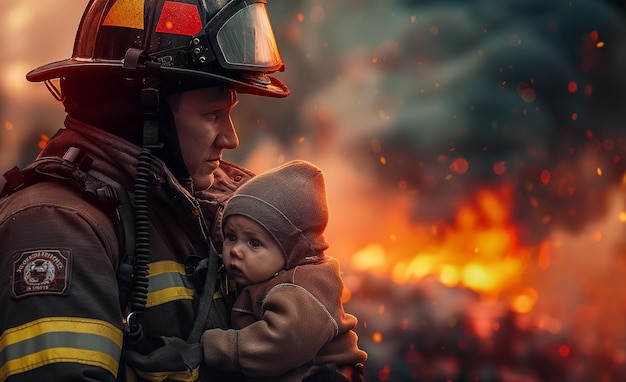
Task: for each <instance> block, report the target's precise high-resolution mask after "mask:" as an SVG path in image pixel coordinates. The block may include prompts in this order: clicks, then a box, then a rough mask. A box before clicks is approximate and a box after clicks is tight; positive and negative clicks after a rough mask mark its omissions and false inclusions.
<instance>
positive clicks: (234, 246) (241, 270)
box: [222, 215, 286, 285]
mask: <svg viewBox="0 0 626 382" xmlns="http://www.w3.org/2000/svg"><path fill="white" fill-rule="evenodd" d="M222 261H223V262H224V267H225V268H226V272H228V275H229V276H230V277H232V278H234V279H235V281H237V282H238V283H239V284H241V285H249V284H256V283H259V282H262V281H267V280H269V279H271V278H272V277H273V276H274V275H275V274H276V272H278V271H280V270H282V269H283V268H284V267H285V263H286V262H285V257H284V256H283V252H282V251H281V249H280V247H279V245H278V243H277V242H276V240H274V238H273V237H272V235H270V234H269V232H267V231H266V230H265V228H263V226H261V225H260V224H259V223H257V222H255V221H254V220H252V219H250V218H247V217H245V216H241V215H232V216H229V217H228V219H227V220H226V224H224V245H223V249H222Z"/></svg>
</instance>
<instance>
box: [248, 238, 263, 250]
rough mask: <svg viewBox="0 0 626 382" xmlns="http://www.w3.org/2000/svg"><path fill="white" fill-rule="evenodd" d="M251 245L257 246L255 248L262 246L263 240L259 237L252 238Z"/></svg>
mask: <svg viewBox="0 0 626 382" xmlns="http://www.w3.org/2000/svg"><path fill="white" fill-rule="evenodd" d="M250 245H251V246H253V247H255V248H256V247H260V246H261V241H260V240H257V239H252V240H250Z"/></svg>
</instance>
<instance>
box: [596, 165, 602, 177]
mask: <svg viewBox="0 0 626 382" xmlns="http://www.w3.org/2000/svg"><path fill="white" fill-rule="evenodd" d="M596 174H598V176H602V169H601V168H600V167H598V168H597V169H596Z"/></svg>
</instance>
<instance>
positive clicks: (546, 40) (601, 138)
mask: <svg viewBox="0 0 626 382" xmlns="http://www.w3.org/2000/svg"><path fill="white" fill-rule="evenodd" d="M285 3H289V2H274V3H272V6H274V10H275V11H276V12H277V14H278V17H277V18H278V23H277V25H279V27H278V32H277V34H278V37H279V39H281V40H282V41H279V46H280V47H281V49H282V52H283V56H285V61H286V67H287V70H286V72H285V73H284V75H283V76H282V77H281V78H283V79H284V80H285V81H286V82H287V83H288V85H289V86H290V87H291V88H292V91H293V95H292V96H291V99H290V100H289V101H286V102H285V101H278V102H276V101H272V106H271V107H270V106H268V105H269V103H266V101H262V102H261V103H259V104H257V107H256V108H254V109H253V111H252V112H251V114H250V116H251V117H252V118H253V119H250V120H249V121H248V122H247V123H243V124H242V125H243V126H249V127H250V126H252V127H254V126H256V127H257V129H256V130H255V131H254V132H253V133H249V132H248V131H247V130H245V128H244V130H242V131H243V133H242V134H243V135H245V136H246V137H247V136H248V134H250V135H254V134H256V133H258V132H259V131H260V132H261V133H262V135H261V136H260V137H259V136H258V135H257V136H256V137H255V139H253V143H252V145H254V146H250V147H255V148H256V150H259V149H258V147H259V145H258V143H259V141H263V140H267V141H268V142H271V143H270V144H269V146H270V147H272V151H270V152H266V151H263V155H255V156H254V158H258V157H259V156H261V157H266V158H267V157H272V156H273V157H275V158H278V159H280V158H283V157H287V158H289V157H295V156H297V155H300V156H302V155H310V156H311V157H312V158H313V157H314V159H316V160H320V158H325V159H322V160H326V161H330V160H329V159H328V158H329V157H333V160H334V161H335V163H337V162H348V163H349V165H350V166H351V168H352V172H353V173H359V174H361V176H363V177H365V178H367V180H363V183H362V184H370V183H375V184H376V188H378V189H380V190H383V191H385V192H391V193H395V192H398V191H403V192H404V193H406V194H411V195H413V203H412V206H411V211H410V215H411V217H412V219H413V220H416V221H433V222H434V221H438V220H439V219H441V218H444V219H450V218H451V216H452V215H453V213H454V211H456V210H458V208H459V206H461V205H463V204H464V203H467V200H468V197H471V195H472V192H473V190H475V189H477V188H479V187H488V186H493V185H498V184H504V183H505V184H513V185H514V186H515V188H516V194H517V197H518V198H517V201H516V203H515V205H516V208H517V211H516V214H517V219H518V221H519V223H520V225H521V226H522V228H523V229H525V235H526V237H527V239H532V240H533V241H537V240H540V239H541V237H543V235H544V232H547V231H549V230H550V229H552V228H553V227H559V226H563V225H565V226H567V227H568V229H571V230H573V231H577V230H580V229H581V228H582V225H583V224H584V223H585V222H586V221H587V220H589V219H594V218H599V217H600V216H602V215H603V214H604V212H605V206H604V200H605V198H604V195H605V194H604V192H605V190H607V189H609V188H610V187H611V186H612V185H615V184H619V182H620V179H621V177H622V175H623V174H624V163H625V162H624V161H625V158H624V155H625V149H626V144H625V140H624V138H625V137H624V133H623V132H622V131H623V130H624V128H623V127H624V121H625V118H624V112H623V107H622V103H623V101H624V97H625V96H626V93H625V92H624V91H625V89H624V85H623V84H624V83H626V81H625V80H626V78H624V77H625V76H626V74H625V72H624V71H623V70H622V69H621V68H623V66H624V64H625V63H626V56H625V53H624V50H623V49H622V48H623V47H624V46H625V45H626V27H625V25H626V23H625V18H624V15H623V13H620V12H618V11H617V9H616V8H614V7H613V6H612V5H611V4H610V3H607V2H601V1H577V2H570V3H568V2H562V1H509V2H499V1H466V2H459V1H437V2H433V1H431V2H428V1H421V2H420V1H386V2H375V1H348V2H326V1H314V0H311V1H305V2H300V3H298V5H297V6H296V5H293V4H291V3H289V4H290V5H292V6H293V7H294V8H295V9H296V10H293V9H292V10H291V11H290V13H287V14H286V15H281V14H279V11H282V10H284V9H282V8H281V7H280V6H279V5H277V4H285ZM270 9H272V8H271V7H270ZM295 12H298V15H299V16H297V17H296V16H294V13H295ZM285 16H286V19H283V17H285ZM281 102H282V103H281ZM294 105H295V106H294ZM242 141H243V140H242ZM303 142H304V143H303ZM243 147H244V149H243V150H242V151H240V154H241V155H242V156H240V157H239V158H240V159H243V158H244V156H243V155H247V152H246V151H245V150H246V144H245V143H244V146H243ZM249 150H250V151H252V150H254V149H252V148H251V149H249ZM281 155H282V156H281ZM332 166H334V164H329V168H332ZM365 190H366V189H364V190H363V192H365Z"/></svg>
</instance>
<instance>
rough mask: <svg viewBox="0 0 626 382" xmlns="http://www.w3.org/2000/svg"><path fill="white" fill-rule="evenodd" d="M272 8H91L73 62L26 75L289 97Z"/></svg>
mask: <svg viewBox="0 0 626 382" xmlns="http://www.w3.org/2000/svg"><path fill="white" fill-rule="evenodd" d="M283 68H284V66H283V61H282V59H281V57H280V54H279V51H278V47H277V45H276V40H275V38H274V33H273V31H272V26H271V24H270V21H269V16H268V14H267V10H266V0H230V1H229V0H90V1H89V4H88V5H87V8H86V9H85V12H84V13H83V17H82V19H81V22H80V25H79V27H78V32H77V34H76V40H75V42H74V50H73V53H72V57H71V58H69V59H66V60H61V61H57V62H53V63H50V64H47V65H44V66H41V67H39V68H37V69H34V70H33V71H31V72H30V73H28V74H27V75H26V78H27V79H28V80H29V81H33V82H38V81H46V80H51V79H54V78H68V77H77V76H99V75H102V74H107V73H108V74H116V73H118V74H120V75H122V76H127V77H134V76H142V75H144V74H152V75H156V77H157V78H159V79H164V80H168V79H169V80H173V81H190V82H193V83H194V84H195V85H200V86H202V85H207V86H216V85H221V86H225V87H229V88H232V89H234V90H237V91H239V92H242V93H251V94H257V95H262V96H270V97H285V96H287V95H289V89H288V88H287V87H286V86H285V85H284V84H283V83H282V82H281V81H280V80H278V79H277V78H275V77H273V76H268V74H269V73H273V72H276V71H278V70H280V71H282V70H283Z"/></svg>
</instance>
